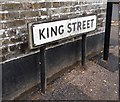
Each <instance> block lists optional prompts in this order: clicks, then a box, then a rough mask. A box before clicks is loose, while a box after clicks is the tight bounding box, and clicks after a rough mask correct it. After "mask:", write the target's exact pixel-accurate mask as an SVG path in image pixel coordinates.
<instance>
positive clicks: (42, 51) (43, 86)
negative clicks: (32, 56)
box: [39, 46, 46, 93]
mask: <svg viewBox="0 0 120 102" xmlns="http://www.w3.org/2000/svg"><path fill="white" fill-rule="evenodd" d="M45 49H46V46H42V47H40V62H39V64H40V72H41V74H40V78H41V84H40V85H41V92H42V93H45V89H46V71H45V70H46V51H45Z"/></svg>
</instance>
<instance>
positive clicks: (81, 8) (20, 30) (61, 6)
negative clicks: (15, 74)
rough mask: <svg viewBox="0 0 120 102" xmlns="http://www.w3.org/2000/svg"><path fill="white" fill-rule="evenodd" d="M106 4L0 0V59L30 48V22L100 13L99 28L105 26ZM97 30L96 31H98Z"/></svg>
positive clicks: (24, 52) (19, 54)
mask: <svg viewBox="0 0 120 102" xmlns="http://www.w3.org/2000/svg"><path fill="white" fill-rule="evenodd" d="M105 11H106V5H105V4H102V3H83V2H40V1H39V2H9V3H7V2H6V3H4V2H1V3H0V52H2V53H1V54H0V58H2V60H1V61H2V62H3V61H6V60H9V59H13V58H16V57H19V56H22V55H25V54H29V53H31V52H34V51H36V50H37V49H36V50H34V51H31V50H29V48H28V32H27V23H29V22H34V21H41V20H43V19H46V20H47V19H59V18H62V17H65V16H68V15H69V16H74V15H87V14H97V16H98V23H97V26H98V30H99V29H101V28H102V27H104V21H105ZM96 32H97V31H96Z"/></svg>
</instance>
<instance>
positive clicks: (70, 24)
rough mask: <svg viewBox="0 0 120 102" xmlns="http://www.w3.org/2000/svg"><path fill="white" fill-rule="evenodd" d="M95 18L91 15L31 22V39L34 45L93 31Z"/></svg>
mask: <svg viewBox="0 0 120 102" xmlns="http://www.w3.org/2000/svg"><path fill="white" fill-rule="evenodd" d="M96 19H97V17H96V15H91V16H86V17H78V18H73V19H67V20H61V21H55V22H47V23H41V24H33V26H32V36H33V38H32V39H33V42H34V46H38V45H41V44H45V43H49V42H52V41H56V40H60V39H63V38H66V37H70V36H73V35H78V34H82V33H87V32H90V31H93V30H95V29H96Z"/></svg>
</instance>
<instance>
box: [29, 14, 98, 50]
mask: <svg viewBox="0 0 120 102" xmlns="http://www.w3.org/2000/svg"><path fill="white" fill-rule="evenodd" d="M93 15H95V16H96V17H97V14H89V15H78V16H75V17H66V18H59V19H45V20H43V21H38V22H31V23H28V24H27V26H28V31H30V32H31V33H30V32H29V33H28V36H29V47H30V49H36V48H39V47H41V46H44V45H48V44H52V43H54V42H57V41H60V40H64V39H68V38H70V37H75V36H78V35H81V36H82V35H83V34H85V33H81V34H77V35H72V36H69V37H66V38H62V39H59V40H55V41H52V42H48V43H44V44H41V45H37V46H35V44H34V39H33V26H34V25H37V24H42V23H49V22H55V21H62V20H68V19H74V18H78V17H87V16H93ZM97 21H98V18H97V19H96V25H97ZM30 24H31V27H29V26H30ZM95 30H97V26H96V29H95ZM95 30H92V31H90V32H93V31H95ZM90 32H86V33H90ZM30 34H31V37H32V38H30ZM30 39H31V40H32V41H30ZM30 42H31V44H32V47H31V45H30Z"/></svg>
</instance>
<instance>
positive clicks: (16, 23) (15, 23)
mask: <svg viewBox="0 0 120 102" xmlns="http://www.w3.org/2000/svg"><path fill="white" fill-rule="evenodd" d="M23 25H25V20H13V21H11V22H7V28H12V27H18V26H23Z"/></svg>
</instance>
